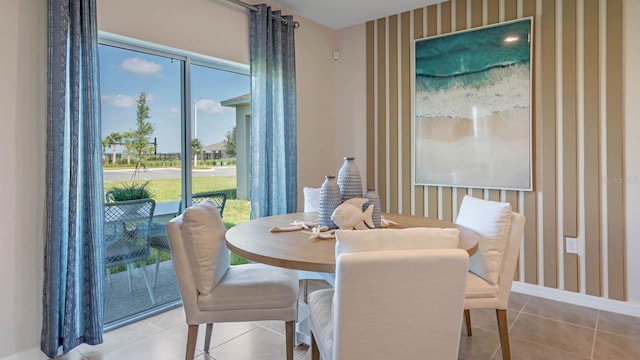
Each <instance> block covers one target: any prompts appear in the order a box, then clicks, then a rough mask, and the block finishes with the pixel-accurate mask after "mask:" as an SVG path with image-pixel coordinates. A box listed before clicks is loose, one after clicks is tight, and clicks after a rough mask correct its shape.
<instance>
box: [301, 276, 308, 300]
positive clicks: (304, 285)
mask: <svg viewBox="0 0 640 360" xmlns="http://www.w3.org/2000/svg"><path fill="white" fill-rule="evenodd" d="M302 289H303V290H302V296H303V299H302V302H303V303H305V304H306V303H307V297H308V296H309V284H308V280H307V279H304V280H302Z"/></svg>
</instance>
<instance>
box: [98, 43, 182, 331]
mask: <svg viewBox="0 0 640 360" xmlns="http://www.w3.org/2000/svg"><path fill="white" fill-rule="evenodd" d="M99 51H100V86H101V94H102V103H101V105H102V140H103V151H104V153H103V164H104V181H105V194H106V199H105V201H106V202H119V201H123V200H126V199H129V198H140V197H151V198H152V199H154V200H155V202H156V205H155V211H154V215H153V224H152V226H151V228H150V229H142V228H141V227H142V225H140V222H137V223H135V222H134V221H133V217H134V216H133V215H132V216H130V218H131V219H122V221H121V223H119V224H118V225H117V226H116V225H114V226H112V227H111V228H112V229H113V231H112V232H110V233H108V234H107V236H106V237H105V242H106V251H105V253H106V254H105V256H106V260H107V264H108V265H109V267H108V268H107V269H106V271H107V274H108V278H107V281H106V284H105V323H107V324H109V323H114V322H118V321H121V320H123V319H126V318H128V317H131V316H135V315H136V314H141V313H144V312H146V311H148V310H149V309H151V308H153V307H154V306H160V305H164V304H169V303H174V302H176V301H179V300H180V293H179V290H178V286H177V282H176V277H175V272H174V270H173V265H172V263H171V262H170V261H160V262H159V263H158V267H156V261H157V260H158V259H160V260H168V259H170V255H169V252H168V246H167V245H168V243H167V238H166V232H165V230H164V224H166V222H167V221H168V220H170V219H171V218H172V217H173V216H175V215H176V213H177V212H178V209H179V201H180V199H181V191H182V190H181V189H182V185H181V184H182V179H181V158H182V155H181V153H180V149H181V145H180V144H181V136H180V134H181V127H182V118H181V114H182V111H181V104H182V101H181V86H182V85H181V75H180V74H181V68H182V66H184V64H183V62H181V61H176V60H172V59H170V58H166V57H161V56H156V55H149V54H145V53H142V52H138V51H133V50H127V49H122V48H118V47H112V46H107V45H100V46H99ZM140 188H144V189H146V190H148V194H145V192H144V191H135V190H136V189H138V190H139V189H140ZM105 206H109V205H105ZM145 230H146V235H147V236H146V240H147V241H148V242H145ZM133 251H135V252H136V256H133V255H131V252H133ZM134 258H135V259H137V260H136V261H130V260H131V259H134ZM140 258H143V260H139V259H140ZM116 264H117V265H116ZM152 299H153V300H152Z"/></svg>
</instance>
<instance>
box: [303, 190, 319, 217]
mask: <svg viewBox="0 0 640 360" xmlns="http://www.w3.org/2000/svg"><path fill="white" fill-rule="evenodd" d="M302 192H303V194H304V212H314V211H318V208H319V207H320V188H311V187H304V188H303V189H302Z"/></svg>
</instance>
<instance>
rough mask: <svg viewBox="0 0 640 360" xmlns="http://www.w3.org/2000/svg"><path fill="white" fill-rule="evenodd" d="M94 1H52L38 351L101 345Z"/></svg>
mask: <svg viewBox="0 0 640 360" xmlns="http://www.w3.org/2000/svg"><path fill="white" fill-rule="evenodd" d="M96 20H97V18H96V1H95V0H49V1H48V109H47V110H48V111H47V134H48V135H47V177H46V186H47V194H46V195H47V198H46V233H45V244H44V245H45V255H44V285H43V297H42V304H43V314H42V316H43V318H42V333H41V343H40V346H41V350H42V352H44V353H45V354H46V355H47V356H49V357H55V356H57V355H60V354H64V353H67V352H68V351H69V350H71V349H73V348H74V347H76V346H78V345H79V344H82V343H87V344H91V345H95V344H100V343H102V330H103V314H104V296H103V278H104V275H103V274H104V245H103V227H104V225H103V218H104V209H103V201H102V197H103V179H102V162H101V161H102V160H101V159H102V154H101V143H100V131H101V125H100V96H99V87H98V74H99V71H98V33H97V26H96Z"/></svg>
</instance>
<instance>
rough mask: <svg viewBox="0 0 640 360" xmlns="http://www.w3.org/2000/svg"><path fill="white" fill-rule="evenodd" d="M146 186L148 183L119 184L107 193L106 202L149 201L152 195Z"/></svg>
mask: <svg viewBox="0 0 640 360" xmlns="http://www.w3.org/2000/svg"><path fill="white" fill-rule="evenodd" d="M148 186H149V182H148V181H144V182H139V181H131V182H124V183H120V184H118V185H116V186H114V187H112V188H110V189H109V190H108V191H107V193H106V195H107V200H111V201H126V200H136V199H149V198H151V197H152V194H151V191H150V190H149V189H148Z"/></svg>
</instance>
